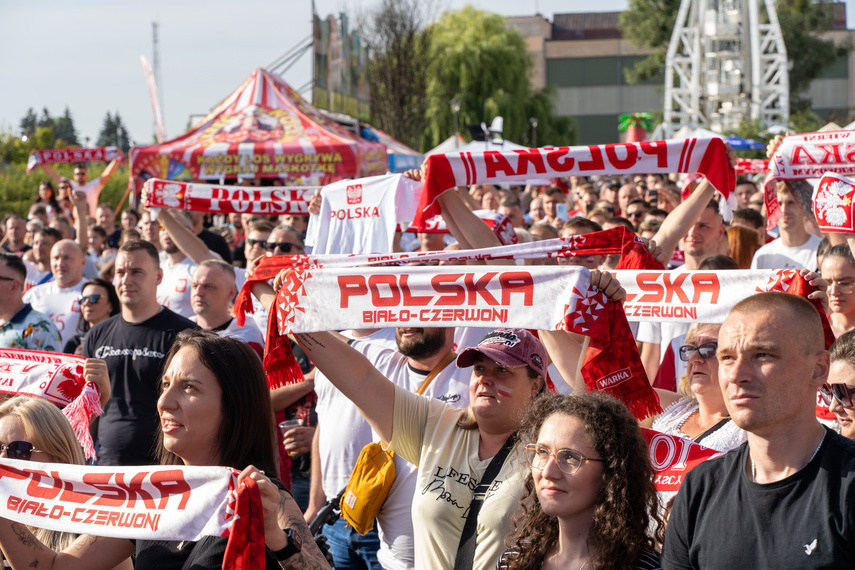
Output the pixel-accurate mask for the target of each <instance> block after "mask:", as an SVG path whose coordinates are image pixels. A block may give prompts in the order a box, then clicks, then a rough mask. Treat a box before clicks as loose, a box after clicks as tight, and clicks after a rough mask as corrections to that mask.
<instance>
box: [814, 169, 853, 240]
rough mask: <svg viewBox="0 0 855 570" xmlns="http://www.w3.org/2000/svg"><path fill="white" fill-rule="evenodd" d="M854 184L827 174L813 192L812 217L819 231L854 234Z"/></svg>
mask: <svg viewBox="0 0 855 570" xmlns="http://www.w3.org/2000/svg"><path fill="white" fill-rule="evenodd" d="M853 198H855V182H852V181H851V180H849V179H848V178H844V177H843V176H840V175H839V174H834V173H833V172H827V173H826V174H825V176H823V177H822V179H821V180H820V181H819V184H817V185H816V188H814V190H813V199H812V200H811V201H812V206H813V215H814V216H816V222H817V223H818V224H819V229H820V231H823V232H831V233H844V234H852V233H855V215H853V214H855V205H853V203H852V200H853Z"/></svg>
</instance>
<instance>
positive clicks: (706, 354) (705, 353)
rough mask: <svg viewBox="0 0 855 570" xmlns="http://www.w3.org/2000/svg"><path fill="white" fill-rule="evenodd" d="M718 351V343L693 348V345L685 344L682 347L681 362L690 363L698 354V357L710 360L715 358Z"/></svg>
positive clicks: (707, 343) (706, 343)
mask: <svg viewBox="0 0 855 570" xmlns="http://www.w3.org/2000/svg"><path fill="white" fill-rule="evenodd" d="M717 349H718V343H717V342H705V343H704V344H702V345H700V346H692V345H691V344H684V345H683V346H681V347H680V360H682V361H683V362H688V361H689V359H690V358H691V357H692V355H693V354H694V353H695V352H697V353H698V356H700V357H701V358H703V359H704V360H708V359H710V358H715V351H716V350H717Z"/></svg>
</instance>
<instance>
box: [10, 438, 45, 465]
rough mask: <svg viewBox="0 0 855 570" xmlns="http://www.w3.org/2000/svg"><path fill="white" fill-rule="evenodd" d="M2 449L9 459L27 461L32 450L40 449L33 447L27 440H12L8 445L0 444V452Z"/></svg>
mask: <svg viewBox="0 0 855 570" xmlns="http://www.w3.org/2000/svg"><path fill="white" fill-rule="evenodd" d="M4 451H5V452H6V457H8V458H9V459H21V460H23V461H29V460H30V457H32V455H33V453H34V452H36V451H41V450H40V449H36V448H35V447H33V444H32V443H30V442H28V441H13V442H12V443H10V444H8V445H0V453H3V452H4Z"/></svg>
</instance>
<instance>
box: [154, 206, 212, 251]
mask: <svg viewBox="0 0 855 570" xmlns="http://www.w3.org/2000/svg"><path fill="white" fill-rule="evenodd" d="M158 219H159V220H160V225H162V226H163V229H165V230H166V233H168V234H169V237H170V238H171V239H172V241H173V242H174V243H175V245H176V246H178V249H180V250H181V253H183V254H184V255H186V256H187V257H189V258H190V259H192V260H193V261H194V262H195V263H202V262H203V261H205V260H206V259H216V256H215V255H214V254H213V253H211V251H210V250H209V249H208V246H206V245H205V242H203V241H202V240H201V239H199V238H198V237H197V236H196V234H194V233H193V230H191V229H190V228H188V227H187V226H185V225H184V224H182V223H181V222H179V221H178V220H176V219H175V217H174V214H173V212H172V210H169V209H166V208H164V209H163V210H161V211H160V215H159V216H158Z"/></svg>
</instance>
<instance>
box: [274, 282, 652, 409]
mask: <svg viewBox="0 0 855 570" xmlns="http://www.w3.org/2000/svg"><path fill="white" fill-rule="evenodd" d="M331 309H333V310H331ZM274 314H275V319H276V320H277V322H278V333H279V335H280V337H281V338H284V337H285V335H287V334H290V333H294V332H297V333H300V332H316V331H327V330H342V329H348V328H353V329H358V328H377V327H380V328H383V327H437V326H441V327H458V326H469V327H473V326H474V327H500V326H505V327H506V326H512V327H520V328H528V329H535V330H567V331H571V332H576V333H579V334H583V335H587V336H589V337H591V346H590V349H589V350H588V352H587V354H586V356H585V359H584V361H583V364H582V376H583V377H584V378H585V382H586V385H587V387H588V389H589V390H592V391H593V390H602V391H605V392H608V393H609V394H611V395H613V396H615V397H617V398H618V399H620V400H621V401H623V402H624V403H625V404H626V405H627V407H628V408H629V409H630V410H631V411H632V412H633V413H634V414H635V415H636V416H637V417H639V418H644V417H647V416H648V415H650V414H653V413H659V411H660V410H661V408H660V407H659V399H658V397H657V396H656V393H655V392H654V391H653V390H652V389H651V388H650V385H649V383H648V381H647V377H646V375H645V374H644V369H643V367H642V366H641V362H640V359H639V356H638V350H637V348H636V345H635V342H634V341H633V339H632V334H631V332H630V330H629V324H628V323H627V321H626V317H625V316H624V315H623V310H622V309H621V306H620V303H614V302H611V301H609V300H608V299H607V298H606V297H605V295H604V294H603V292H602V291H600V290H598V289H596V288H593V287H591V285H590V273H589V272H588V271H587V270H586V269H583V268H579V267H560V266H526V267H513V266H509V267H507V268H505V267H499V266H465V267H461V266H440V267H377V268H374V269H373V270H372V271H371V273H370V274H368V275H366V272H365V271H364V270H363V269H362V268H322V269H315V268H308V267H301V268H295V269H292V270H290V271H289V272H288V273H287V275H286V276H285V279H284V282H283V286H282V288H281V289H280V291H279V293H278V294H277V296H276V308H275V311H271V315H274ZM273 318H274V317H271V322H273Z"/></svg>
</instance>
